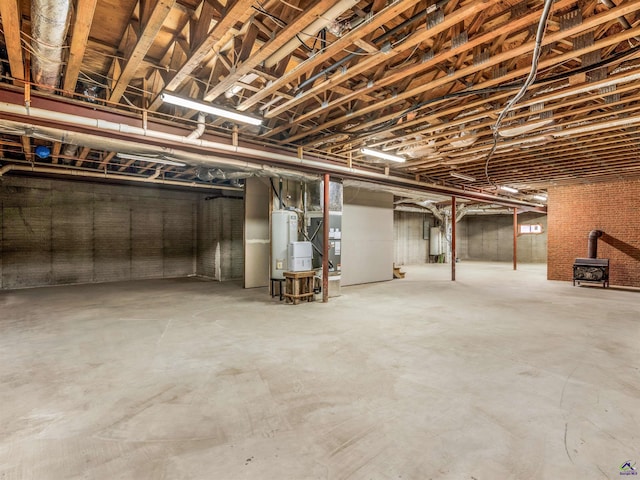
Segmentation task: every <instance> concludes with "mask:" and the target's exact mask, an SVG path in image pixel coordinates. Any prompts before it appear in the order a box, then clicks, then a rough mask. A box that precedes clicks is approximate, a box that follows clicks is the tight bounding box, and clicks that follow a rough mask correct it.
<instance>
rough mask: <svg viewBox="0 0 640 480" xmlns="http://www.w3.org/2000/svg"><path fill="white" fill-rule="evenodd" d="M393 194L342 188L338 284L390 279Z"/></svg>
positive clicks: (355, 283) (391, 275) (391, 270)
mask: <svg viewBox="0 0 640 480" xmlns="http://www.w3.org/2000/svg"><path fill="white" fill-rule="evenodd" d="M393 238H394V233H393V194H391V193H387V192H375V191H369V190H363V189H361V188H353V187H346V188H345V189H344V206H343V214H342V281H341V285H343V286H347V285H357V284H360V283H369V282H380V281H384V280H391V279H392V278H393V244H394V242H393Z"/></svg>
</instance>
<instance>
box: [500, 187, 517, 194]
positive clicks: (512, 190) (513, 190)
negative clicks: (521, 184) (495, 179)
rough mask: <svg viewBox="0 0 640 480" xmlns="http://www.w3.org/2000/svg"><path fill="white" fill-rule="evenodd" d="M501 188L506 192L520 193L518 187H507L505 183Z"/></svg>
mask: <svg viewBox="0 0 640 480" xmlns="http://www.w3.org/2000/svg"><path fill="white" fill-rule="evenodd" d="M500 190H504V191H505V192H509V193H518V189H517V188H513V187H505V186H504V185H503V186H501V187H500Z"/></svg>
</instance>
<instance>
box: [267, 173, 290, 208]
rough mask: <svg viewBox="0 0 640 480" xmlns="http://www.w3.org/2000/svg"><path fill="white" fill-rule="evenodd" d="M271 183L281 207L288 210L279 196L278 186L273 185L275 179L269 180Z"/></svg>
mask: <svg viewBox="0 0 640 480" xmlns="http://www.w3.org/2000/svg"><path fill="white" fill-rule="evenodd" d="M269 183H270V184H271V188H272V189H273V193H274V195H275V196H276V198H277V199H278V202H280V205H282V206H283V207H284V208H287V205H286V204H285V203H284V202H283V201H282V199H281V198H280V195H278V191H277V190H276V186H275V185H274V184H273V178H270V179H269Z"/></svg>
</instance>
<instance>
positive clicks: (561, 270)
mask: <svg viewBox="0 0 640 480" xmlns="http://www.w3.org/2000/svg"><path fill="white" fill-rule="evenodd" d="M548 193H549V200H548V205H549V206H548V210H549V211H548V214H549V249H548V250H549V260H548V262H549V263H548V269H547V276H548V278H549V279H550V280H566V281H570V280H571V279H572V277H573V261H574V260H575V259H576V258H584V257H586V256H587V239H588V235H589V232H590V231H591V230H594V229H595V230H602V231H603V232H604V235H603V236H602V237H601V238H600V239H599V240H598V258H609V260H610V282H611V284H612V285H621V286H632V287H640V223H639V222H638V211H639V210H640V180H628V181H620V182H607V183H594V184H589V185H573V186H558V187H552V188H549V192H548Z"/></svg>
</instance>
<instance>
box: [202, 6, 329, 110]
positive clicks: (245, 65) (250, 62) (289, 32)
mask: <svg viewBox="0 0 640 480" xmlns="http://www.w3.org/2000/svg"><path fill="white" fill-rule="evenodd" d="M331 4H332V1H331V0H322V1H319V2H315V3H314V4H313V6H311V7H309V8H306V9H305V10H304V12H302V13H301V14H300V15H298V16H297V17H296V18H295V19H294V20H293V21H291V22H290V23H289V24H288V25H287V26H286V27H284V28H283V29H282V30H281V31H280V32H278V34H277V35H276V37H275V38H273V39H271V40H269V41H268V42H267V43H265V44H264V45H263V46H261V47H260V48H259V49H258V51H256V52H254V53H253V54H252V55H251V57H250V58H248V59H247V60H246V61H244V62H242V63H241V64H240V65H237V66H236V68H235V69H234V70H233V71H232V72H231V73H230V74H229V75H227V76H226V77H225V78H224V79H223V80H222V81H220V82H219V83H218V84H217V85H216V86H214V87H213V88H212V89H211V90H209V91H208V92H207V93H205V95H204V101H205V102H211V101H213V100H215V99H216V98H218V97H219V96H220V95H222V94H224V93H225V92H226V91H227V90H229V89H230V88H231V87H233V85H234V84H235V82H237V81H238V80H240V79H241V78H242V77H244V76H245V75H246V74H247V73H250V72H251V71H252V70H253V68H255V67H257V66H258V65H260V64H261V63H262V62H264V61H265V60H266V59H267V58H269V57H270V56H271V55H273V54H274V53H276V52H277V51H278V50H279V49H280V48H282V47H284V46H285V45H286V44H287V43H288V42H289V41H290V40H291V39H292V38H295V36H296V35H297V34H298V33H299V32H301V31H302V30H303V29H304V28H305V27H307V26H308V25H309V24H310V23H311V22H312V21H313V20H315V19H316V18H317V17H318V16H319V15H322V14H323V13H324V12H326V11H327V10H328V9H329V8H330V7H331ZM289 53H291V52H287V54H289Z"/></svg>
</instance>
